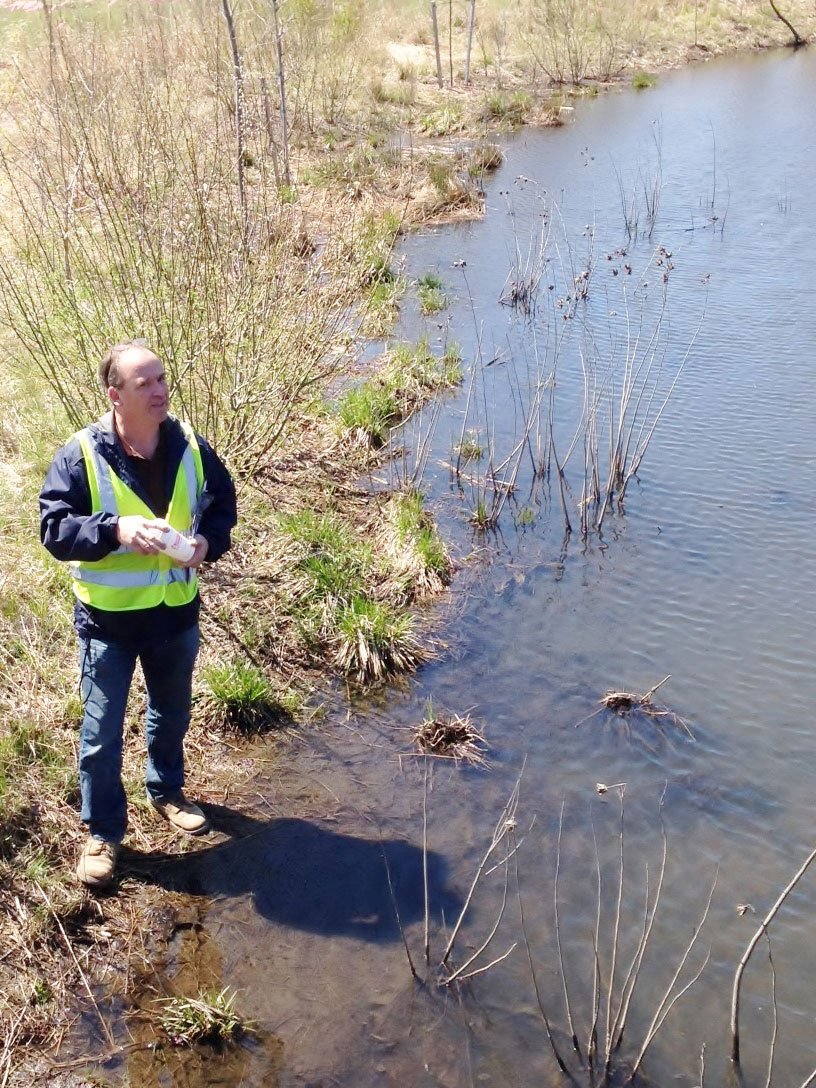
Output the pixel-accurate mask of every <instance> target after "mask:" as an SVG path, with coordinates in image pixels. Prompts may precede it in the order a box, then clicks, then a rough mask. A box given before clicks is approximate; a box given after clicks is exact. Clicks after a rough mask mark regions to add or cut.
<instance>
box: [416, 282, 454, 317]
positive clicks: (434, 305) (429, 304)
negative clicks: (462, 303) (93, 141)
mask: <svg viewBox="0 0 816 1088" xmlns="http://www.w3.org/2000/svg"><path fill="white" fill-rule="evenodd" d="M417 289H418V293H419V304H420V309H421V310H422V313H423V314H426V315H427V314H436V313H439V312H440V310H444V309H445V307H446V306H447V305H448V296H447V295H446V294H445V291H444V283H443V282H442V280H441V279H440V278H439V276H437V275H435V273H433V272H426V273H425V275H424V276H421V277H420V278H419V281H418V285H417Z"/></svg>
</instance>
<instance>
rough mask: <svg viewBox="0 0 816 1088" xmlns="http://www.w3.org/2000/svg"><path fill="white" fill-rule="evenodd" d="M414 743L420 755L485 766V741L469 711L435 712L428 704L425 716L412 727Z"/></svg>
mask: <svg viewBox="0 0 816 1088" xmlns="http://www.w3.org/2000/svg"><path fill="white" fill-rule="evenodd" d="M414 743H415V744H416V747H417V750H418V751H419V752H421V753H423V755H430V756H441V757H443V758H445V759H452V760H454V762H456V763H470V764H471V765H473V766H477V767H486V766H487V758H486V756H487V744H486V742H485V739H484V736H483V735H482V732H481V730H480V729H479V728H478V726H477V725H476V724H475V723H474V721H473V719H472V718H471V716H470V714H469V713H467V714H446V713H434V710H433V707H431V706H430V705H429V706H428V711H427V714H426V716H425V718H424V719H423V720H422V721H421V722H420V723H419V725H417V726H416V728H415V729H414Z"/></svg>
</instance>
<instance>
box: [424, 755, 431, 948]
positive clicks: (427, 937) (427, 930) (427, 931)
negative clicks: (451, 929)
mask: <svg viewBox="0 0 816 1088" xmlns="http://www.w3.org/2000/svg"><path fill="white" fill-rule="evenodd" d="M422 887H423V893H424V906H425V962H426V963H430V962H431V938H430V913H431V912H430V906H429V900H428V757H427V756H425V767H424V775H423V783H422Z"/></svg>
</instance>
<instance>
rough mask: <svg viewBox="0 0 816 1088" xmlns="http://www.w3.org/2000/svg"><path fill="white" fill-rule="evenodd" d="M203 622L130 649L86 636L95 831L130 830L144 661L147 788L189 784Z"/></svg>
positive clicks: (89, 793)
mask: <svg viewBox="0 0 816 1088" xmlns="http://www.w3.org/2000/svg"><path fill="white" fill-rule="evenodd" d="M198 643H199V635H198V627H197V626H195V627H191V628H190V629H189V630H187V631H183V632H182V633H181V634H180V635H176V636H175V637H174V638H171V639H169V640H167V641H165V642H156V643H155V644H153V645H151V646H149V647H144V646H140V647H130V646H126V645H123V644H121V643H115V642H103V641H102V640H101V639H95V638H91V639H80V645H79V669H80V686H81V691H82V702H83V706H84V707H85V714H84V717H83V719H82V727H81V729H80V735H79V785H80V790H81V793H82V813H81V816H82V820H83V821H84V822H85V823H86V824H87V825H88V830H89V831H90V833H91V835H93V836H94V837H95V838H98V839H105V841H106V842H121V840H122V839H123V838H124V835H125V831H126V830H127V801H126V797H125V791H124V788H123V786H122V727H123V723H124V719H125V707H126V705H127V698H128V692H129V691H130V685H131V681H132V680H133V672H134V670H135V668H136V661H137V659H138V660H140V661H141V663H142V671H143V672H144V678H145V685H146V687H147V716H146V721H145V734H146V740H147V775H146V780H145V781H146V786H147V793H148V796H149V797H152V798H154V800H159V799H161V798H162V797H168V796H170V795H172V794H174V793H177V792H178V791H179V790H180V789H181V787H182V786H183V785H184V754H183V744H184V735H185V734H186V732H187V727H188V726H189V724H190V701H191V698H192V688H193V666H194V665H195V659H196V656H197V654H198Z"/></svg>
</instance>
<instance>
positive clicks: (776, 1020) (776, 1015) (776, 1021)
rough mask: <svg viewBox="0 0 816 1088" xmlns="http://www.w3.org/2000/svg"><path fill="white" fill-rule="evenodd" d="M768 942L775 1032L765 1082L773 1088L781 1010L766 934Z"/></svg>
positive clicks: (768, 1086)
mask: <svg viewBox="0 0 816 1088" xmlns="http://www.w3.org/2000/svg"><path fill="white" fill-rule="evenodd" d="M765 939H766V941H767V942H768V963H769V964H770V965H771V1002H772V1004H773V1032H772V1033H771V1051H770V1054H769V1055H768V1076H767V1078H766V1080H765V1088H771V1081H772V1079H773V1063H774V1055H775V1054H776V1037H777V1034H778V1032H779V1009H778V1007H777V1004H776V968H775V967H774V961H773V954H772V952H771V935H770V933H766V934H765Z"/></svg>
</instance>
